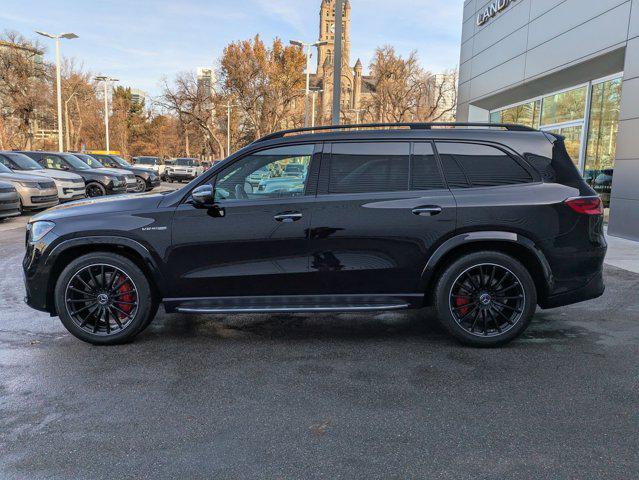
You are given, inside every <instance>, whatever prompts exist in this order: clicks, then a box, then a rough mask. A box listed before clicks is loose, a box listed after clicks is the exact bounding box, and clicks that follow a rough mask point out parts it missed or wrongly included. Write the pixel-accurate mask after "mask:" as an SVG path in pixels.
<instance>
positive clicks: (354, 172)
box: [328, 142, 410, 193]
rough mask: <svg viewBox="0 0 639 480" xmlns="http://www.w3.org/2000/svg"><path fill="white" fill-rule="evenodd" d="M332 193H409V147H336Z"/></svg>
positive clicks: (400, 145) (371, 144) (361, 144)
mask: <svg viewBox="0 0 639 480" xmlns="http://www.w3.org/2000/svg"><path fill="white" fill-rule="evenodd" d="M332 148H333V149H332V156H331V166H330V180H329V187H328V191H329V193H363V192H395V191H402V190H408V162H409V156H410V144H409V143H399V142H398V143H393V142H388V143H387V142H379V143H373V142H362V143H334V144H333V147H332Z"/></svg>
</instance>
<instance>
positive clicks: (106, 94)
mask: <svg viewBox="0 0 639 480" xmlns="http://www.w3.org/2000/svg"><path fill="white" fill-rule="evenodd" d="M95 79H96V80H97V81H98V82H104V128H105V129H106V152H107V155H108V154H109V153H111V146H110V144H109V82H119V80H118V79H117V78H111V77H107V76H101V77H95Z"/></svg>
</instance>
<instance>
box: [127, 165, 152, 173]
mask: <svg viewBox="0 0 639 480" xmlns="http://www.w3.org/2000/svg"><path fill="white" fill-rule="evenodd" d="M132 167H133V168H138V169H140V170H146V171H148V172H154V171H155V168H153V166H152V165H140V164H139V163H136V164H135V165H132Z"/></svg>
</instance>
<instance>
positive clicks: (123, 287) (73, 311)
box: [65, 264, 139, 335]
mask: <svg viewBox="0 0 639 480" xmlns="http://www.w3.org/2000/svg"><path fill="white" fill-rule="evenodd" d="M138 299H139V293H138V289H137V287H136V286H135V283H134V282H133V280H132V279H131V277H130V276H129V275H128V274H127V273H125V272H124V271H123V270H121V269H119V268H117V267H115V266H113V265H108V264H92V265H88V266H86V267H84V268H82V269H81V270H79V271H78V272H77V273H76V274H75V275H73V277H72V278H71V280H70V281H69V282H68V284H67V288H66V294H65V305H66V311H67V313H68V315H69V316H70V317H71V318H72V319H73V321H74V322H75V324H76V325H77V326H78V328H80V329H82V330H84V331H86V332H87V333H91V334H93V335H111V334H112V333H117V332H119V331H122V330H124V329H125V328H128V327H129V326H130V324H131V321H132V320H133V319H134V318H135V315H136V314H137V311H138V308H139V303H138Z"/></svg>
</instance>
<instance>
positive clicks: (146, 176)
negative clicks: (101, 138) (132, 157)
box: [91, 153, 161, 193]
mask: <svg viewBox="0 0 639 480" xmlns="http://www.w3.org/2000/svg"><path fill="white" fill-rule="evenodd" d="M91 156H92V157H93V158H95V159H96V160H98V161H99V162H100V163H101V164H102V165H104V166H105V167H107V168H121V169H123V170H128V171H129V172H131V173H133V174H134V175H135V181H136V183H137V187H136V189H135V191H136V192H138V193H141V192H148V191H151V190H153V189H154V188H155V187H158V186H159V185H160V183H161V182H160V176H159V175H156V174H155V172H153V171H152V170H150V169H148V168H140V167H136V166H134V165H131V164H130V163H129V162H127V161H126V160H125V159H124V158H122V157H120V156H118V155H105V154H98V153H92V154H91Z"/></svg>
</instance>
